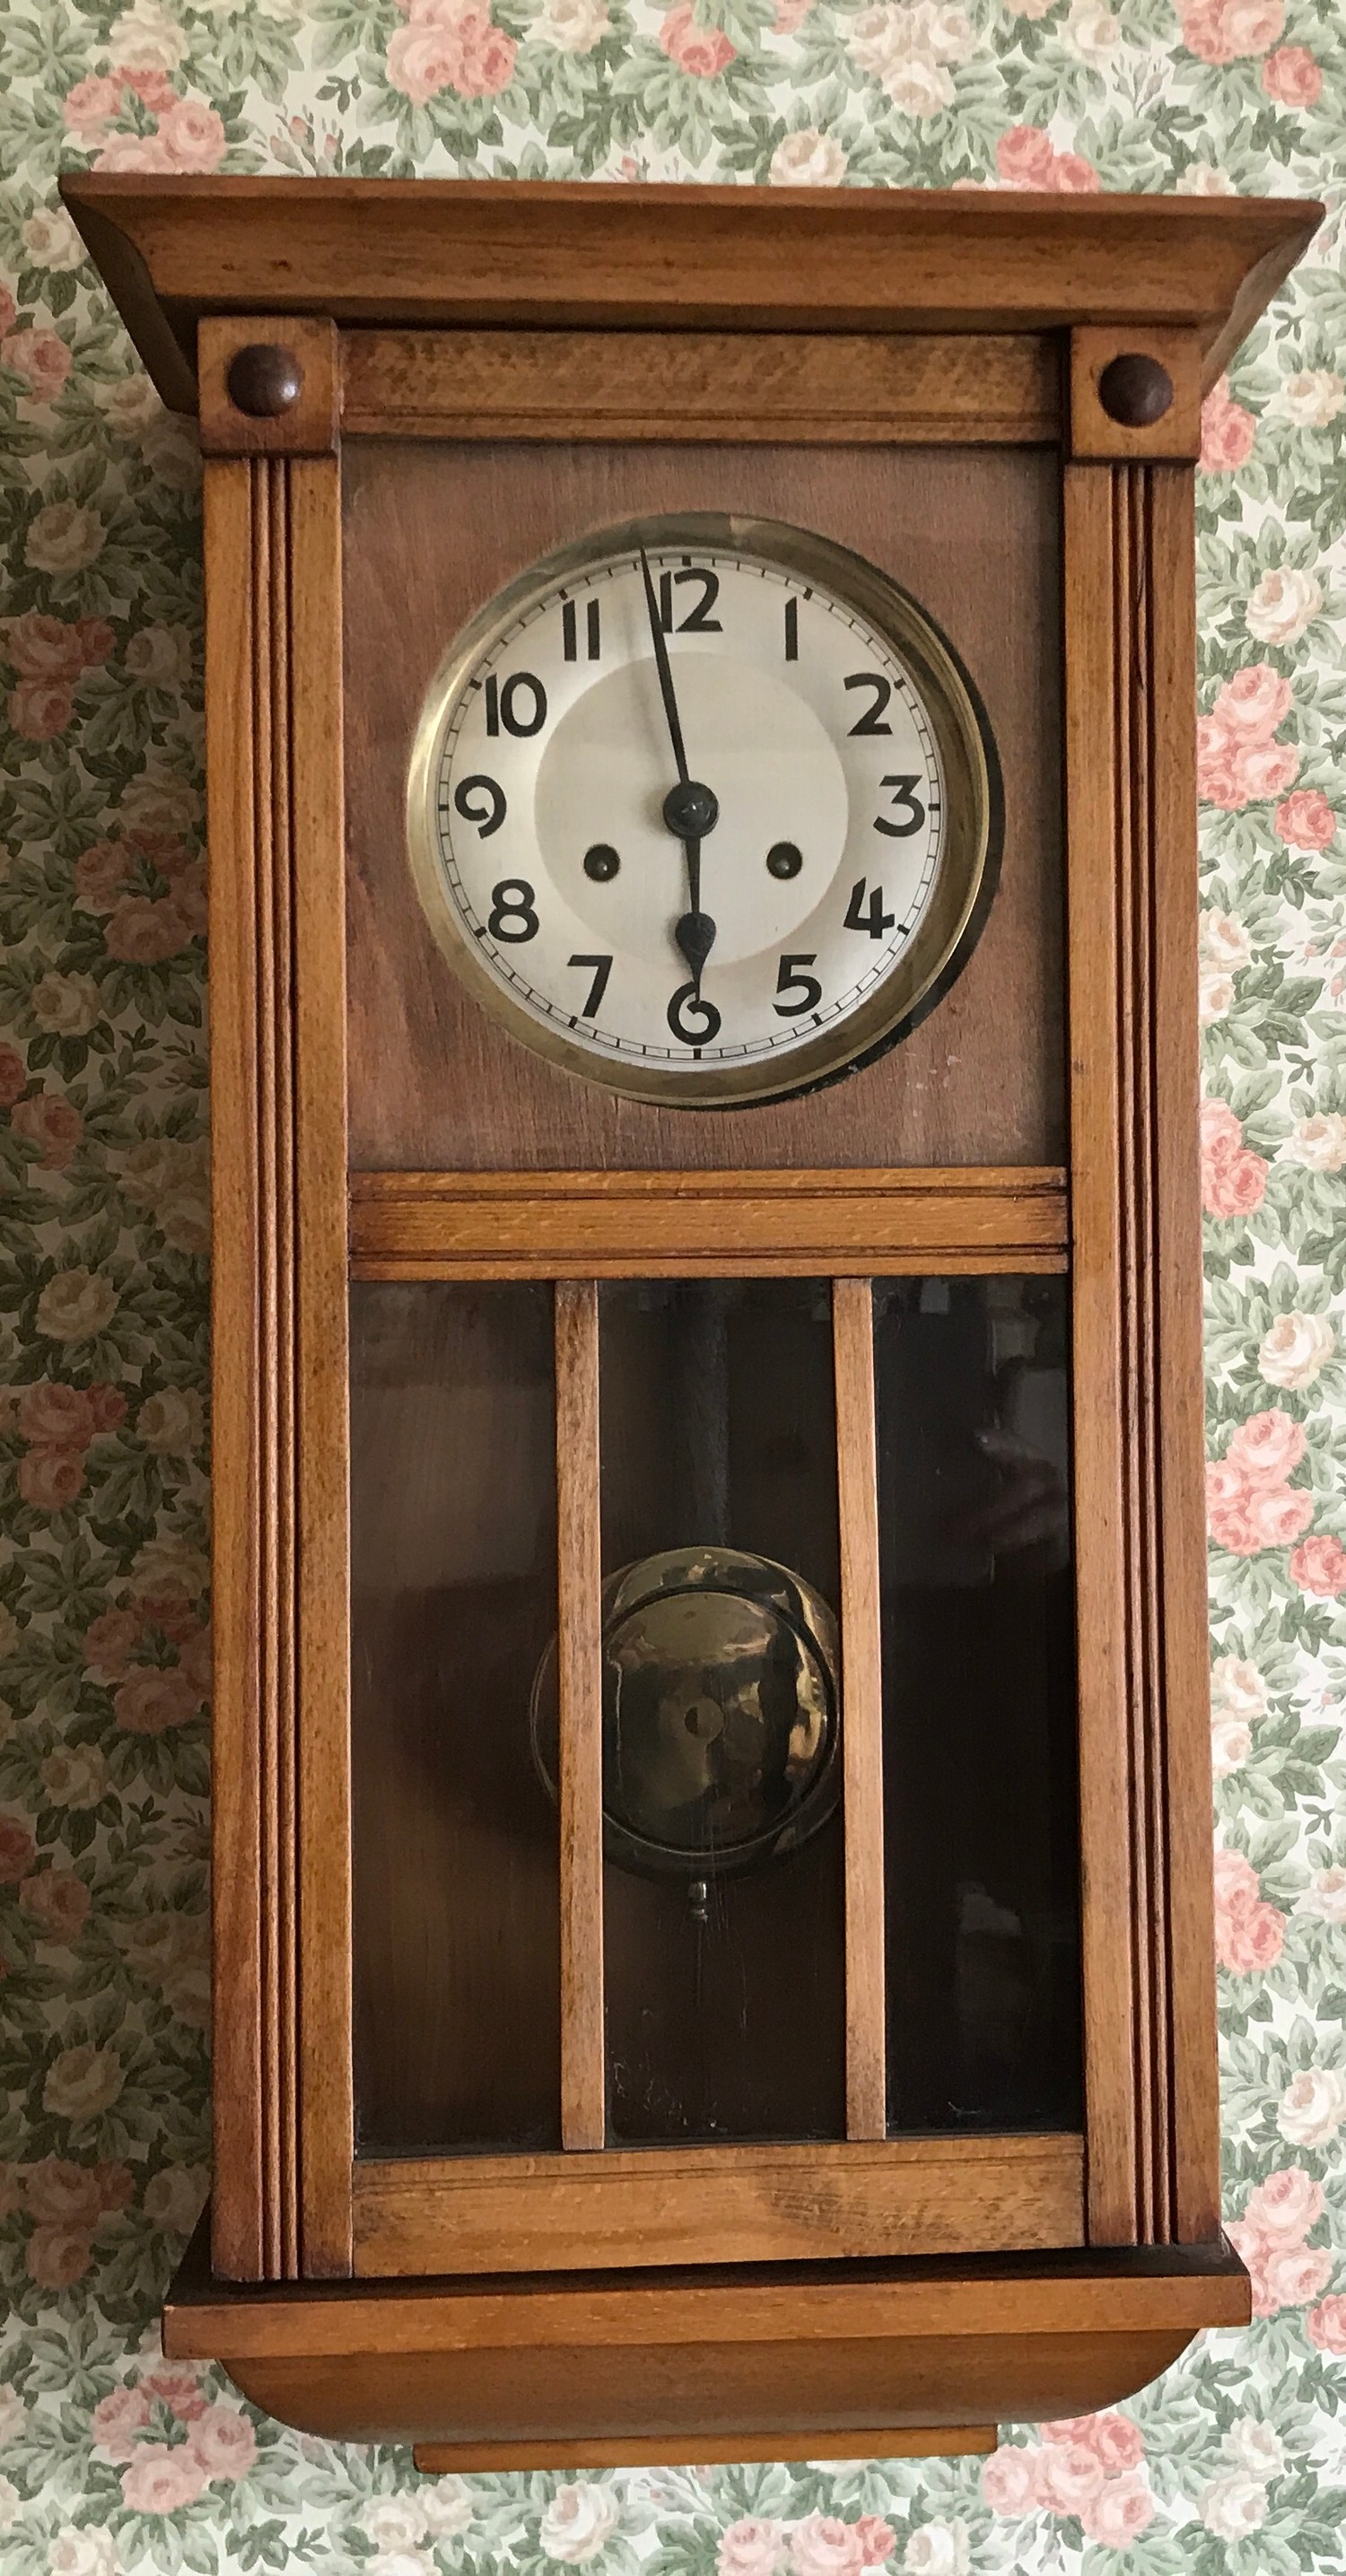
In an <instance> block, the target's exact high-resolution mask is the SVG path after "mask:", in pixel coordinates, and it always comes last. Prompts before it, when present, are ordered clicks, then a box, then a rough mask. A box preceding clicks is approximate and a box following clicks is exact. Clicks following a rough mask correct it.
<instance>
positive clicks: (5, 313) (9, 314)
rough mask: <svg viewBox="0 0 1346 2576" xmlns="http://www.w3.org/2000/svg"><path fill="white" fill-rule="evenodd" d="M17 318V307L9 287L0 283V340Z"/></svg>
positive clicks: (10, 329) (12, 326)
mask: <svg viewBox="0 0 1346 2576" xmlns="http://www.w3.org/2000/svg"><path fill="white" fill-rule="evenodd" d="M18 318H19V308H18V306H17V304H16V303H15V301H14V298H13V296H12V295H11V294H10V291H9V288H8V287H7V286H4V285H0V340H3V338H4V336H5V334H6V332H7V331H12V330H13V328H14V325H15V323H16V322H17V320H18Z"/></svg>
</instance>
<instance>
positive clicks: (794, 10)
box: [771, 0, 813, 36]
mask: <svg viewBox="0 0 1346 2576" xmlns="http://www.w3.org/2000/svg"><path fill="white" fill-rule="evenodd" d="M812 7H813V0H776V14H775V16H774V17H773V19H772V21H771V24H772V28H773V30H774V32H775V34H776V35H778V36H793V35H796V34H797V33H798V31H799V29H800V28H801V27H802V26H803V24H804V20H805V19H806V18H807V16H808V14H809V11H810V9H811V8H812Z"/></svg>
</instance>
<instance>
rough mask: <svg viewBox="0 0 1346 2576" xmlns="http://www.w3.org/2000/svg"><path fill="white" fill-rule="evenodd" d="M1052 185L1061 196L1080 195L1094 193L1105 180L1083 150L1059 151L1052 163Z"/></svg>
mask: <svg viewBox="0 0 1346 2576" xmlns="http://www.w3.org/2000/svg"><path fill="white" fill-rule="evenodd" d="M1051 185H1052V187H1053V188H1055V189H1056V190H1057V192H1058V194H1059V195H1061V196H1067V197H1078V196H1089V195H1091V194H1093V193H1094V191H1096V190H1097V189H1099V188H1101V187H1102V185H1103V182H1102V180H1101V179H1100V178H1099V175H1098V172H1097V171H1096V169H1095V168H1094V165H1093V163H1092V161H1086V160H1085V157H1084V154H1083V153H1082V152H1058V153H1057V156H1056V159H1055V162H1054V163H1053V165H1052V176H1051Z"/></svg>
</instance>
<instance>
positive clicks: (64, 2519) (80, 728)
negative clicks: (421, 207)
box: [0, 0, 1346, 2576]
mask: <svg viewBox="0 0 1346 2576" xmlns="http://www.w3.org/2000/svg"><path fill="white" fill-rule="evenodd" d="M1344 135H1346V18H1344V17H1343V14H1342V12H1341V11H1340V9H1338V8H1337V7H1335V6H1334V5H1333V0H1178V5H1176V6H1175V5H1173V0H1123V5H1119V6H1118V7H1117V8H1116V9H1115V10H1114V9H1111V8H1109V7H1108V6H1106V5H1105V0H1022V5H1020V6H1018V7H1015V6H1013V5H1012V0H967V5H965V6H962V5H957V0H862V5H857V0H673V5H672V6H670V7H668V8H667V9H665V8H663V7H662V6H661V5H660V0H131V5H130V6H128V7H119V6H118V5H117V0H7V5H6V6H5V9H4V12H3V35H2V41H0V161H2V162H3V167H4V171H5V176H6V187H5V190H4V193H3V198H2V199H0V543H2V544H3V548H4V552H5V558H6V565H7V580H6V583H5V588H4V593H3V599H2V600H0V609H2V611H3V613H2V614H0V661H2V663H3V668H2V669H0V688H2V689H3V693H4V698H3V750H4V761H3V766H2V767H0V818H2V819H3V826H4V840H5V844H6V847H7V851H8V856H7V859H6V862H5V872H4V878H3V884H0V943H2V945H0V1165H2V1166H3V1202H2V1213H0V1380H2V1381H3V1385H4V1388H5V1390H6V1391H5V1393H4V1395H3V1397H2V1398H0V1407H2V1410H0V1478H2V1479H3V1483H2V1485H0V1499H2V1503H3V1514H4V1524H5V1535H4V1554H3V1558H2V1559H0V1970H3V1976H4V1988H3V2001H2V2006H0V2070H2V2072H3V2078H4V2106H3V2109H0V2249H2V2250H3V2261H4V2266H5V2271H6V2275H7V2282H8V2286H9V2289H10V2294H11V2306H10V2310H9V2314H8V2319H7V2322H6V2323H5V2325H4V2327H3V2329H0V2563H3V2566H4V2568H5V2569H6V2571H7V2576H48V2571H50V2576H119V2571H122V2576H139V2571H142V2570H152V2569H153V2570H163V2571H172V2570H175V2569H178V2568H187V2569H195V2570H201V2571H203V2576H205V2571H218V2570H234V2569H239V2570H244V2569H246V2570H252V2569H256V2568H289V2567H303V2568H312V2569H318V2570H325V2569H331V2570H333V2571H334V2576H336V2572H337V2571H340V2572H341V2576H345V2571H353V2570H354V2571H361V2576H436V2571H438V2576H449V2571H455V2576H456V2571H459V2570H461V2571H463V2576H484V2571H486V2570H488V2569H491V2570H494V2569H496V2568H517V2569H519V2570H520V2571H524V2572H525V2576H542V2572H543V2571H546V2570H548V2569H551V2568H556V2567H566V2566H584V2565H588V2566H592V2567H593V2568H595V2569H596V2570H600V2571H603V2576H635V2571H636V2570H637V2567H638V2566H639V2567H641V2568H643V2569H645V2570H647V2571H649V2576H710V2571H711V2570H712V2568H714V2569H716V2570H718V2571H723V2576H860V2572H861V2571H862V2570H863V2569H865V2568H875V2567H880V2566H883V2565H887V2566H888V2567H890V2568H893V2569H903V2570H908V2571H912V2576H969V2571H974V2570H975V2571H979V2576H980V2571H999V2570H1009V2569H1022V2570H1044V2571H1045V2570H1051V2571H1056V2576H1079V2571H1087V2576H1106V2571H1109V2570H1111V2569H1113V2568H1118V2569H1123V2568H1126V2569H1135V2570H1146V2571H1149V2576H1215V2571H1223V2570H1225V2569H1230V2570H1233V2571H1236V2576H1237V2572H1238V2571H1244V2572H1245V2576H1254V2571H1255V2572H1256V2576H1263V2571H1274V2576H1297V2571H1301V2570H1309V2569H1313V2570H1317V2569H1322V2570H1330V2569H1339V2568H1340V2567H1341V2565H1342V2563H1343V2549H1344V2547H1346V2544H1344V2543H1343V2540H1342V2532H1343V2529H1344V2528H1346V2440H1344V2438H1343V2432H1342V2429H1341V2427H1342V2421H1343V2419H1342V2415H1341V2407H1342V2400H1343V2395H1344V2394H1346V2377H1344V2375H1343V2367H1342V2365H1343V2362H1344V2361H1346V2030H1344V2029H1343V2022H1344V2021H1346V1811H1344V1809H1343V1799H1342V1789H1343V1781H1344V1779H1346V1773H1344V1772H1343V1766H1342V1763H1341V1760H1340V1758H1339V1742H1340V1737H1339V1726H1340V1716H1341V1697H1342V1690H1343V1677H1344V1676H1346V1493H1344V1492H1343V1483H1342V1454H1343V1444H1346V1319H1344V1317H1343V1299H1344V1297H1346V915H1344V913H1343V903H1342V897H1343V891H1344V890H1346V820H1344V819H1343V816H1344V814H1346V787H1344V786H1343V782H1342V779H1341V776H1340V769H1341V760H1342V753H1343V747H1346V662H1344V657H1343V641H1344V640H1346V622H1344V621H1346V549H1344V548H1343V540H1342V533H1341V526H1342V513H1343V504H1344V503H1346V477H1344V475H1343V461H1342V457H1343V436H1344V434H1346V386H1344V385H1343V378H1342V372H1341V370H1342V363H1343V360H1342V352H1343V344H1344V343H1346V285H1344V284H1343V279H1342V273H1341V234H1340V227H1339V221H1338V220H1337V219H1336V218H1335V217H1334V219H1333V220H1332V221H1330V222H1329V224H1328V226H1327V228H1326V229H1325V230H1324V232H1323V233H1322V235H1321V236H1320V237H1319V240H1318V242H1317V243H1316V245H1315V247H1314V249H1313V251H1312V253H1311V254H1310V257H1309V259H1308V261H1307V262H1306V263H1305V265H1304V266H1303V267H1302V268H1301V270H1300V271H1299V273H1298V275H1297V277H1296V278H1295V279H1294V280H1293V281H1292V283H1291V285H1290V287H1289V288H1288V289H1287V291H1286V292H1285V294H1284V295H1283V296H1282V298H1281V300H1280V302H1279V304H1278V305H1277V307H1276V309H1275V311H1274V313H1273V314H1272V315H1271V316H1270V317H1269V319H1268V320H1267V321H1266V322H1264V323H1263V324H1261V325H1259V327H1258V329H1257V330H1256V332H1255V333H1254V336H1253V338H1252V340H1251V342H1250V343H1249V344H1248V346H1247V347H1246V348H1245V349H1244V351H1243V352H1242V354H1241V355H1240V356H1239V358H1238V359H1237V361H1236V363H1235V366H1234V368H1233V370H1232V373H1231V376H1230V379H1229V381H1228V382H1225V383H1221V385H1220V386H1219V387H1218V389H1217V390H1216V392H1215V393H1214V394H1213V396H1212V397H1211V399H1210V401H1209V403H1208V406H1207V410H1206V426H1205V452H1204V457H1203V468H1204V470H1203V473H1202V477H1201V482H1200V546H1201V561H1200V582H1201V600H1202V620H1203V623H1202V636H1203V662H1202V684H1201V685H1202V708H1203V715H1202V721H1201V792H1202V796H1203V799H1204V809H1203V810H1204V834H1203V859H1202V898H1201V899H1202V906H1203V912H1202V945H1201V955H1202V966H1201V998H1202V1018H1203V1022H1204V1028H1205V1049H1206V1069H1205V1087H1206V1098H1205V1106H1204V1109H1203V1112H1202V1141H1203V1186H1204V1195H1205V1204H1206V1212H1207V1218H1208V1278H1209V1327H1210V1338H1209V1359H1210V1458H1211V1464H1210V1529H1211V1542H1212V1556H1211V1584H1212V1591H1211V1600H1212V1620H1213V1649H1212V1651H1213V1683H1212V1730H1213V1742H1214V1752H1215V1768H1216V1773H1217V1796H1218V1813H1217V1821H1216V1860H1215V1872H1216V1880H1215V1883H1216V1893H1217V1905H1218V1935H1219V1954H1220V1962H1221V1993H1222V2008H1223V2034H1224V2076H1225V2088H1226V2090H1225V2101H1226V2111H1227V2142H1228V2155H1227V2199H1228V2208H1229V2212H1230V2216H1231V2219H1232V2221H1233V2232H1234V2234H1235V2236H1236V2238H1237V2240H1238V2243H1239V2245H1240V2247H1241V2249H1242V2251H1243V2254H1244V2256H1245V2258H1246V2260H1247V2262H1248V2264H1249V2266H1250V2269H1251V2271H1252V2275H1253V2279H1254V2283H1255V2288H1256V2307H1257V2321H1256V2323H1255V2325H1254V2326H1253V2328H1252V2331H1251V2333H1250V2334H1248V2335H1247V2336H1236V2335H1233V2334H1227V2333H1226V2334H1220V2335H1212V2336H1210V2337H1208V2338H1207V2339H1206V2340H1205V2342H1204V2343H1203V2344H1202V2345H1201V2346H1199V2347H1198V2348H1196V2349H1194V2350H1193V2351H1192V2352H1191V2353H1190V2354H1189V2356H1188V2357H1187V2358H1186V2359H1185V2360H1184V2361H1182V2362H1181V2363H1180V2364H1179V2365H1178V2366H1177V2367H1176V2368H1175V2369H1174V2370H1173V2371H1172V2372H1170V2373H1169V2375H1168V2376H1167V2378H1166V2379H1165V2380H1164V2381H1162V2382H1161V2383H1160V2384H1159V2385H1158V2386H1156V2387H1155V2388H1153V2389H1150V2390H1147V2391H1146V2392H1145V2394H1144V2395H1143V2396H1141V2397H1139V2398H1137V2399H1136V2400H1135V2401H1134V2402H1132V2403H1131V2404H1130V2405H1128V2406H1127V2407H1125V2408H1123V2409H1120V2410H1116V2411H1113V2412H1110V2413H1108V2414H1105V2415H1101V2416H1098V2417H1095V2418H1093V2419H1089V2420H1084V2421H1080V2422H1072V2423H1059V2424H1052V2425H1047V2426H1042V2427H1037V2428H1032V2429H1029V2428H1015V2427H1008V2428H1006V2429H1005V2432H1004V2434H1003V2436H1002V2442H1001V2447H1000V2448H999V2450H998V2451H997V2452H996V2453H995V2454H994V2456H993V2457H992V2458H990V2459H988V2460H986V2461H985V2462H984V2463H980V2464H979V2463H977V2462H958V2461H948V2462H940V2461H928V2462H919V2461H918V2462H883V2461H877V2462H870V2463H865V2464H860V2465H852V2466H845V2465H841V2464H837V2463H829V2462H827V2461H825V2460H823V2461H817V2462H812V2463H809V2464H806V2465H798V2466H793V2467H788V2468H787V2467H767V2468H751V2469H742V2468H740V2469H722V2470H701V2471H691V2470H688V2471H676V2472H675V2471H665V2472H658V2471H640V2472H629V2473H628V2472H621V2471H618V2472H614V2473H613V2474H611V2475H604V2476H598V2475H594V2476H589V2477H585V2478H581V2479H577V2480H567V2479H564V2478H560V2477H555V2476H549V2475H541V2474H539V2475H536V2476H515V2477H483V2478H477V2479H473V2480H469V2481H462V2480H460V2479H457V2478H454V2477H444V2478H438V2479H428V2478H418V2477H417V2476H416V2474H415V2472H414V2471H413V2469H412V2466H411V2462H410V2456H409V2454H407V2453H405V2452H394V2451H387V2452H378V2451H367V2450H359V2449H344V2450H343V2449H338V2448H334V2447H331V2446H329V2445H327V2444H325V2443H322V2442H318V2441H313V2440H308V2439H304V2438H301V2437H300V2436H298V2435H296V2434H294V2433H292V2432H290V2431H287V2430H286V2429H284V2428H283V2427H281V2426H279V2425H277V2424H273V2423H269V2422H266V2421H263V2420H260V2419H258V2418H257V2417H255V2416H254V2414H253V2413H252V2412H251V2411H250V2410H249V2409H248V2408H247V2407H246V2406H245V2405H244V2404H243V2403H242V2401H241V2400H240V2398H239V2397H238V2395H237V2393H236V2392H235V2391H233V2390H232V2389H231V2388H230V2386H229V2385H228V2384H227V2383H226V2382H224V2381H222V2380H221V2379H220V2378H219V2377H218V2376H216V2375H212V2374H210V2373H208V2372H200V2371H197V2370H195V2369H186V2368H182V2367H175V2368H169V2367H166V2366H165V2365H164V2363H163V2360H162V2356H161V2354H160V2353H159V2351H158V2347H157V2340H156V2331H155V2325H154V2317H155V2311H156V2306H157V2302H158V2299H159V2297H160V2294H161V2292H162V2289H163V2286H164V2284H165V2281H166V2279H167V2277H168V2275H169V2273H170V2271H171V2269H172V2267H173V2264H174V2262H175V2261H176V2258H177V2256H178V2253H179V2251H180V2249H181V2246H182V2243H183V2240H184V2237H185V2235H186V2233H187V2231H188V2230H189V2228H190V2226H191V2224H192V2221H193V2219H194V2217H195V2215H196V2212H197V2210H198V2207H199V2205H200V2202H201V2199H202V2196H203V2193H204V2190H205V2184H206V2162H205V2160H206V2142H207V2126H206V2107H205V2106H206V2065H205V2040H204V2031H205V2019H206V1966H205V1958H206V1950H205V1903H206V1881H205V1858H206V1839H205V1797H206V1788H207V1764H206V1745H207V1737H206V1716H205V1710H206V1694H207V1688H208V1681H209V1646H208V1630H207V1626H206V1615H207V1614H206V1598H205V1595H206V1574H207V1560H206V1526H207V1525H206V1512H207V1487H206V1458H205V1451H204V1445H203V1444H204V1431H205V1425H204V1416H203V1390H204V1384H205V1374H204V1373H205V1360H206V1265H205V1251H206V1227H207V1205H206V1114H205V1113H206V1096H205V1061H204V1054H203V1047H202V1035H201V1031H202V989H203V971H204V952H203V944H202V934H203V930H204V892H203V877H204V856H203V850H202V804H201V780H200V751H201V733H200V670H199V654H198V644H199V621H200V572H199V557H198V543H197V474H198V468H197V462H196V457H195V453H194V446H193V438H192V433H191V430H190V428H189V427H188V426H186V425H184V424H183V423H181V422H179V421H177V420H174V419H171V418H169V417H167V416H166V415H165V414H164V412H163V411H162V410H161V409H160V407H159V404H158V402H157V401H156V399H155V397H154V396H153V394H152V393H151V392H150V390H149V388H148V387H147V385H146V383H145V381H144V379H143V377H142V376H141V374H140V373H139V371H138V369H137V367H136V365H135V363H134V362H133V359H132V356H131V352H130V350H129V348H128V346H127V344H126V342H125V340H124V338H123V336H122V334H121V332H120V330H119V328H118V326H117V324H116V322H115V320H114V319H113V317H112V315H111V314H110V311H109V308H108V306H107V303H106V301H105V299H104V297H103V296H102V294H101V292H100V291H99V289H98V288H97V286H96V284H95V283H94V281H93V280H92V278H91V276H90V274H89V272H88V270H87V268H86V267H85V265H84V262H83V259H82V256H81V251H80V246H79V243H78V241H77V239H76V238H75V236H74V234H73V232H72V230H71V227H70V224H69V223H68V221H67V219H66V217H65V215H64V214H63V213H62V212H61V211H60V210H59V208H58V206H57V203H56V200H55V196H54V179H55V174H56V172H57V171H58V169H60V168H61V167H71V166H87V165H90V164H92V165H93V166H95V167H97V168H101V169H105V170H171V171H190V170H216V169H221V168H224V169H230V170H238V171H246V170H263V169H266V170H275V171H291V172H299V171H310V170H346V171H392V172H401V173H416V172H422V171H424V172H430V171H439V172H472V173H483V174H493V173H494V174H522V175H526V176H553V177H558V178H560V177H570V176H574V175H582V176H603V177H608V178H621V179H627V180H642V179H650V178H667V177H672V178H679V179H686V180H697V179H701V180H708V179H739V180H741V181H743V182H745V183H759V184H765V185H771V184H773V183H779V182H782V181H803V182H814V181H817V182H826V181H841V180H845V181H849V182H850V183H852V184H857V185H864V184H870V185H890V184H902V185H912V184H920V185H924V184H932V185H933V184H946V185H947V184H956V185H960V186H964V187H987V186H996V185H1000V186H1006V187H1019V188H1023V187H1032V188H1054V189H1055V188H1059V189H1063V190H1079V189H1092V188H1099V187H1104V188H1126V189H1139V188H1146V189H1178V190H1183V191H1198V192H1202V193H1208V194H1228V193H1230V192H1234V191H1245V192H1267V191H1271V192H1280V191H1297V192H1299V193H1301V194H1306V195H1311V194H1323V195H1326V196H1328V197H1329V199H1332V198H1333V197H1334V196H1336V197H1338V198H1339V196H1340V183H1341V178H1342V175H1343V166H1344V165H1343V161H1342V155H1343V150H1344V149H1346V146H1344V145H1343V136H1344Z"/></svg>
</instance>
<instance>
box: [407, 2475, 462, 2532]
mask: <svg viewBox="0 0 1346 2576" xmlns="http://www.w3.org/2000/svg"><path fill="white" fill-rule="evenodd" d="M418 2501H419V2503H420V2507H421V2511H422V2513H423V2515H424V2517H425V2529H426V2535H427V2538H429V2539H431V2540H452V2539H453V2538H454V2537H455V2535H456V2534H457V2533H458V2532H460V2531H466V2529H467V2527H468V2524H469V2523H470V2522H471V2520H472V2490H471V2488H470V2487H469V2486H468V2484H467V2481H466V2479H465V2478H460V2477H458V2476H456V2475H455V2474H454V2472H453V2471H452V2470H450V2471H449V2473H448V2475H447V2476H446V2477H442V2478H436V2480H435V2482H434V2485H433V2486H425V2487H422V2488H421V2490H420V2495H419V2499H418Z"/></svg>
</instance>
